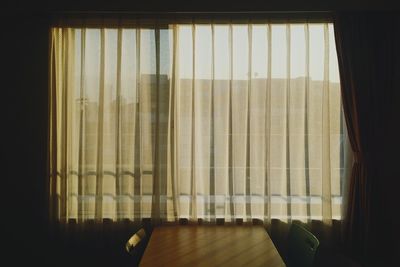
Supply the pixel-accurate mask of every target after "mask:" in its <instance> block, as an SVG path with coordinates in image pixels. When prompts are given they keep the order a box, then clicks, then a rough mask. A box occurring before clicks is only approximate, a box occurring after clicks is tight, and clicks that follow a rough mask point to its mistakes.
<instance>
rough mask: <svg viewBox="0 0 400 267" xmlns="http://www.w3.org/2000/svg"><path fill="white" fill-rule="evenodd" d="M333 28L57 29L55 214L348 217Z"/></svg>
mask: <svg viewBox="0 0 400 267" xmlns="http://www.w3.org/2000/svg"><path fill="white" fill-rule="evenodd" d="M332 27H333V26H332V25H331V24H313V23H309V24H178V25H176V24H174V25H169V26H168V27H142V28H140V27H133V28H67V27H65V28H63V27H59V28H53V29H52V32H51V33H52V37H51V38H52V45H51V64H50V68H51V83H50V84H51V112H50V124H51V125H50V126H51V127H50V128H51V132H50V137H51V140H50V144H51V145H50V163H51V164H50V165H51V176H50V193H51V203H52V212H53V216H55V217H56V218H58V219H59V220H61V221H68V220H70V219H77V220H78V221H85V220H88V219H95V220H103V219H112V220H119V219H130V220H140V219H142V218H150V217H151V218H154V219H162V220H166V221H174V220H178V219H180V218H186V219H189V220H197V219H203V220H205V221H211V222H212V221H215V220H216V219H219V218H222V219H225V221H233V220H235V219H243V220H244V221H249V220H252V219H260V220H263V221H269V220H270V219H273V218H277V219H281V220H284V221H288V220H292V219H298V220H303V221H304V220H310V219H315V220H332V219H340V218H341V209H342V195H343V181H344V177H345V173H346V171H345V170H346V162H347V161H348V157H347V151H348V145H347V137H346V129H345V124H344V120H343V115H342V109H341V98H340V84H339V77H338V68H337V58H336V48H335V43H334V36H333V28H332Z"/></svg>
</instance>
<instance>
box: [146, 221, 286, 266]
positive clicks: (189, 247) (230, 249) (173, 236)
mask: <svg viewBox="0 0 400 267" xmlns="http://www.w3.org/2000/svg"><path fill="white" fill-rule="evenodd" d="M140 266H143V267H144V266H230V267H231V266H267V267H275V266H276V267H278V266H285V264H284V262H283V260H282V258H281V256H280V255H279V253H278V251H277V250H276V248H275V246H274V244H273V243H272V240H271V239H270V237H269V236H268V234H267V232H266V231H265V229H264V228H263V227H262V226H233V225H232V226H226V225H216V226H208V225H207V226H201V225H176V226H160V227H157V228H155V229H154V231H153V234H152V235H151V238H150V242H149V244H148V246H147V248H146V251H145V253H144V255H143V258H142V260H141V263H140Z"/></svg>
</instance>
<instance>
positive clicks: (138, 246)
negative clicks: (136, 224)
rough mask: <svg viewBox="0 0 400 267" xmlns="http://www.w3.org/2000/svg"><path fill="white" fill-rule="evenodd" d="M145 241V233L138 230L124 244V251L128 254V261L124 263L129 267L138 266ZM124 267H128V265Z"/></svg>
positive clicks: (142, 230) (141, 229)
mask: <svg viewBox="0 0 400 267" xmlns="http://www.w3.org/2000/svg"><path fill="white" fill-rule="evenodd" d="M146 239H147V235H146V231H145V230H144V229H143V228H140V229H139V230H138V231H137V232H136V233H134V234H133V235H132V236H131V237H130V238H129V240H128V241H127V242H126V244H125V249H126V251H127V252H128V253H129V254H130V257H129V259H128V258H127V259H126V261H127V262H129V266H139V263H140V260H141V258H142V256H143V253H144V249H145V246H146ZM126 266H128V264H127V265H126Z"/></svg>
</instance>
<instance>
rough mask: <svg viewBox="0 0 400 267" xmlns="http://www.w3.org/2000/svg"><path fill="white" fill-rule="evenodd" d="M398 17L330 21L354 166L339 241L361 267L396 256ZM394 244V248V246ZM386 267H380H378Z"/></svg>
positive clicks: (363, 16) (341, 16)
mask: <svg viewBox="0 0 400 267" xmlns="http://www.w3.org/2000/svg"><path fill="white" fill-rule="evenodd" d="M399 21H400V13H399V14H397V13H394V12H386V13H377V12H370V13H341V14H336V15H335V18H334V27H335V38H336V47H337V54H338V63H339V72H340V81H341V88H342V101H343V109H344V114H345V118H346V123H347V129H348V134H349V139H350V143H351V147H352V150H353V152H354V163H353V168H352V173H351V180H350V187H349V195H348V208H347V213H346V217H345V227H344V231H345V232H344V241H345V245H346V248H347V251H348V252H349V253H350V254H351V255H352V256H354V257H356V258H358V259H359V260H360V261H361V262H362V263H363V265H365V266H377V265H376V264H377V263H380V264H382V263H386V262H387V263H388V264H389V263H391V261H392V260H393V259H394V258H395V255H396V253H399V252H400V249H399V243H400V242H399V239H397V237H396V236H398V232H399V231H398V229H396V227H395V225H399V222H397V221H396V220H395V219H394V218H395V217H398V213H399V212H400V208H399V207H398V205H399V204H395V203H396V202H398V197H396V195H397V196H398V195H399V193H400V192H399V191H398V189H397V188H396V183H398V182H397V180H398V179H399V178H400V176H399V167H400V165H399V163H396V158H397V159H399V157H398V156H397V151H398V149H399V141H398V139H399V138H400V135H399V134H398V133H399V131H398V130H397V129H398V128H399V127H398V125H399V124H400V123H399V122H400V116H399V115H400V112H399V106H400V97H399V91H400V82H399V80H400V23H399ZM396 243H397V244H396ZM379 266H385V265H379Z"/></svg>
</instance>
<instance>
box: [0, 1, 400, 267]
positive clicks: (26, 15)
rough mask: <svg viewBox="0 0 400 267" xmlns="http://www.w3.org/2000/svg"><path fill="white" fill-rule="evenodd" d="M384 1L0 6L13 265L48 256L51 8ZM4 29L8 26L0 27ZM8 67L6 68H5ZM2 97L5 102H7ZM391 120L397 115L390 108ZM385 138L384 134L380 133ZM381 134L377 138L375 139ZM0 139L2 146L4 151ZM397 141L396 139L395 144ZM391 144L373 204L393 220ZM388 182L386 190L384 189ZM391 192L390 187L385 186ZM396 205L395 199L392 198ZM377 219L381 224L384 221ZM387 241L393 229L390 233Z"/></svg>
mask: <svg viewBox="0 0 400 267" xmlns="http://www.w3.org/2000/svg"><path fill="white" fill-rule="evenodd" d="M385 2H386V1H379V3H378V4H377V3H376V1H375V2H374V3H369V2H368V1H356V0H353V1H348V0H347V1H344V0H340V1H334V0H330V1H320V0H311V1H303V2H300V1H297V0H285V1H283V0H281V1H278V0H274V1H265V0H263V1H261V0H260V1H251V2H249V1H240V2H237V3H234V2H233V1H232V2H230V1H227V0H224V1H222V2H218V4H215V1H211V0H205V1H196V2H195V1H185V2H183V3H179V2H178V1H176V0H174V1H172V2H168V1H155V0H147V1H128V0H125V1H105V0H100V1H95V0H90V1H86V2H81V1H78V0H72V1H62V2H55V1H43V2H36V1H34V4H32V3H23V2H18V1H15V2H13V3H12V4H10V5H8V6H7V5H6V8H4V10H3V11H2V12H3V13H4V14H3V16H2V20H3V21H2V22H3V23H2V28H3V33H2V39H1V42H2V45H5V47H6V48H5V49H4V50H3V51H2V52H3V53H2V61H1V62H2V66H3V71H2V72H3V76H4V77H3V78H2V86H1V88H2V89H3V90H4V91H5V92H6V97H5V98H3V99H2V103H3V105H2V107H3V109H4V112H3V127H2V129H3V132H6V139H5V142H4V143H5V146H3V154H4V155H5V157H6V161H5V169H6V172H5V173H6V175H5V177H4V176H3V177H2V179H3V180H5V182H6V186H2V187H1V191H2V194H1V196H2V198H4V199H3V207H2V208H3V210H4V213H3V216H2V219H1V220H2V225H5V226H4V227H3V229H4V230H5V232H6V240H7V242H8V243H7V244H8V249H6V253H5V254H6V255H7V256H9V257H10V259H12V260H13V261H14V262H15V264H13V266H22V265H24V263H32V262H35V263H36V262H38V263H41V262H42V263H43V260H44V259H46V258H48V259H49V258H50V259H51V255H49V253H51V251H52V250H50V248H51V247H52V246H54V243H50V242H49V234H48V224H47V217H46V216H47V191H46V187H47V184H46V176H47V174H46V166H47V143H46V140H47V127H48V125H47V111H48V101H47V97H48V95H47V90H48V47H49V46H48V33H49V24H48V19H47V18H48V15H49V14H52V13H53V12H55V11H98V10H100V11H131V12H137V11H153V12H155V11H246V10H248V11H254V10H255V11H263V10H265V11H274V10H275V11H279V10H281V11H284V10H286V11H287V10H289V11H296V10H297V11H301V10H308V11H309V10H322V11H326V10H342V9H358V10H373V9H374V8H377V9H390V8H391V7H393V6H391V5H390V4H389V5H386V3H385ZM4 29H5V31H4ZM4 69H5V71H4ZM399 103H400V96H399V94H398V93H397V95H394V98H393V99H392V102H391V103H389V105H392V110H393V112H396V113H395V114H400V111H399V108H398V107H399V106H400V105H399ZM4 104H5V105H4ZM393 120H394V121H396V120H398V119H397V116H394V115H393ZM394 127H396V125H395V124H388V125H385V129H384V130H385V132H386V133H388V135H390V136H392V137H393V138H395V137H397V136H399V135H398V134H399V132H398V131H397V132H396V131H395V130H394V129H395V128H394ZM381 138H382V140H386V139H385V135H384V134H382V136H381ZM382 140H377V142H380V141H382ZM4 147H5V148H6V149H5V151H4ZM397 148H398V147H397ZM395 150H396V147H394V146H393V145H392V144H391V143H389V142H387V141H384V147H383V148H382V150H381V151H382V157H381V162H380V163H379V164H382V165H383V166H384V168H385V169H383V170H382V171H381V174H380V175H382V178H381V182H377V184H376V187H375V189H374V190H375V191H376V192H377V193H378V194H380V196H381V197H379V202H378V203H377V204H376V205H378V206H379V207H380V206H382V209H379V208H376V209H375V211H376V212H375V214H374V215H376V216H382V218H385V220H387V221H388V222H389V223H391V224H393V225H392V227H393V228H392V229H394V227H395V226H394V220H393V219H392V220H391V217H390V215H388V214H387V211H386V207H389V208H391V209H392V208H396V207H395V205H394V204H393V203H394V202H395V201H394V199H393V195H396V194H397V190H395V189H394V187H387V186H386V185H384V183H385V184H386V183H391V182H392V181H393V180H394V179H398V178H399V168H398V162H397V160H396V159H395V158H393V157H388V156H385V155H391V156H393V155H397V151H395ZM387 190H388V191H387ZM389 191H390V193H391V194H392V195H389V194H387V193H386V192H389ZM396 206H397V205H396ZM384 225H385V224H384V223H383V222H380V224H379V226H384ZM387 240H388V241H391V237H388V238H387Z"/></svg>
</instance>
